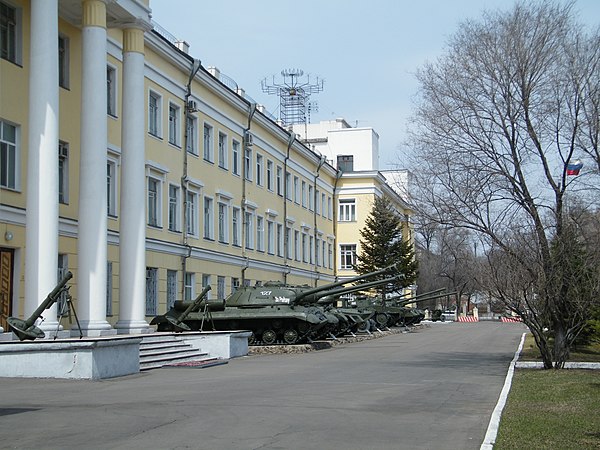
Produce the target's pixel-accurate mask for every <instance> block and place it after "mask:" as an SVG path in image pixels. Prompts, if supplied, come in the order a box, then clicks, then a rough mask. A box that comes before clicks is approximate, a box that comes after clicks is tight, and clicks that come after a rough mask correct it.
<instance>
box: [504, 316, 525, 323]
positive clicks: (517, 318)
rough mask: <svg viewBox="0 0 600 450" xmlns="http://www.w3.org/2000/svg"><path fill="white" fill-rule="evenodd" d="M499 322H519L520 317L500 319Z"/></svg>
mask: <svg viewBox="0 0 600 450" xmlns="http://www.w3.org/2000/svg"><path fill="white" fill-rule="evenodd" d="M500 322H521V318H520V317H500Z"/></svg>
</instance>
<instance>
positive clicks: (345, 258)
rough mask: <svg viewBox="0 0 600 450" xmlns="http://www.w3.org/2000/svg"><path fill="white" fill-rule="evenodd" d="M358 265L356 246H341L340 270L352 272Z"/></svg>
mask: <svg viewBox="0 0 600 450" xmlns="http://www.w3.org/2000/svg"><path fill="white" fill-rule="evenodd" d="M355 263H356V244H341V245H340V269H346V270H350V269H352V268H354V264H355Z"/></svg>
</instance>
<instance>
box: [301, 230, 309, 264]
mask: <svg viewBox="0 0 600 450" xmlns="http://www.w3.org/2000/svg"><path fill="white" fill-rule="evenodd" d="M302 262H305V263H307V262H308V235H307V234H306V233H302Z"/></svg>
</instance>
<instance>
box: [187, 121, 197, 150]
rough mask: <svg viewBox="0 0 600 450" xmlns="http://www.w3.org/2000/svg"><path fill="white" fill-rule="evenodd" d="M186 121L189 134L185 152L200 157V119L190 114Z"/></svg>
mask: <svg viewBox="0 0 600 450" xmlns="http://www.w3.org/2000/svg"><path fill="white" fill-rule="evenodd" d="M185 121H186V133H187V136H186V142H185V150H186V151H187V152H188V153H191V154H192V155H194V156H198V119H197V118H196V117H194V116H192V115H189V114H188V115H187V116H186V119H185Z"/></svg>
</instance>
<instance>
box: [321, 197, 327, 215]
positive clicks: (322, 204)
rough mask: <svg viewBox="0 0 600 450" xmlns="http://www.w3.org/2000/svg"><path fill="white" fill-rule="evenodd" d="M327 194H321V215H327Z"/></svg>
mask: <svg viewBox="0 0 600 450" xmlns="http://www.w3.org/2000/svg"><path fill="white" fill-rule="evenodd" d="M325 197H326V196H325V194H321V216H323V217H327V214H326V211H325V208H326V207H327V203H325Z"/></svg>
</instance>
